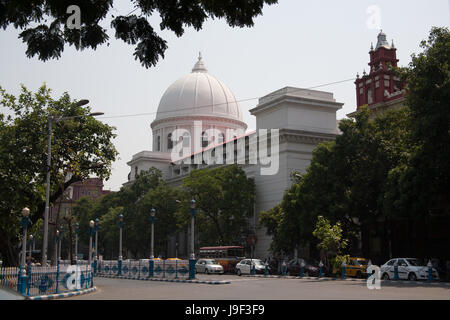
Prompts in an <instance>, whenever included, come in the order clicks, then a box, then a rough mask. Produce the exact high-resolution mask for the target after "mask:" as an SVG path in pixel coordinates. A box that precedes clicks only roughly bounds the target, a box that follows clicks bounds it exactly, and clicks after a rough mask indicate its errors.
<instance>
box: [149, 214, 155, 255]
mask: <svg viewBox="0 0 450 320" xmlns="http://www.w3.org/2000/svg"><path fill="white" fill-rule="evenodd" d="M155 215H156V210H155V208H152V209H151V210H150V216H151V219H152V230H151V242H150V259H152V260H153V259H154V258H155V251H154V244H155V234H154V232H155Z"/></svg>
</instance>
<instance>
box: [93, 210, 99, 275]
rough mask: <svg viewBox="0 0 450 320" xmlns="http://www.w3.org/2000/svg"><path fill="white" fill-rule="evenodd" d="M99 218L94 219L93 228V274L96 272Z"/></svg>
mask: <svg viewBox="0 0 450 320" xmlns="http://www.w3.org/2000/svg"><path fill="white" fill-rule="evenodd" d="M99 223H100V220H99V219H98V218H96V219H95V222H94V225H95V226H94V230H95V249H94V250H95V254H94V274H96V273H97V260H98V229H99Z"/></svg>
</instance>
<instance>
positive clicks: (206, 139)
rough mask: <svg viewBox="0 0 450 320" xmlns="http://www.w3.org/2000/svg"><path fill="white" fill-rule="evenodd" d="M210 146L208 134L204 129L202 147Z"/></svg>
mask: <svg viewBox="0 0 450 320" xmlns="http://www.w3.org/2000/svg"><path fill="white" fill-rule="evenodd" d="M207 146H208V134H207V133H206V132H205V131H203V132H202V148H206V147H207Z"/></svg>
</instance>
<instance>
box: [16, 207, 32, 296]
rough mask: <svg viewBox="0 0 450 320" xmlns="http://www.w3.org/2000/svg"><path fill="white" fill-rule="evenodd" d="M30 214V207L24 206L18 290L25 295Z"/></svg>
mask: <svg viewBox="0 0 450 320" xmlns="http://www.w3.org/2000/svg"><path fill="white" fill-rule="evenodd" d="M29 215H30V209H28V208H26V207H25V208H23V209H22V226H23V238H22V257H21V263H20V268H19V281H18V285H17V287H18V290H19V292H20V293H21V294H23V295H25V291H26V278H27V272H26V270H25V263H26V261H25V258H26V255H27V252H26V250H27V228H28V224H30V219H29V218H28V216H29Z"/></svg>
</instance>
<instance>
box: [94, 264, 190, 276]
mask: <svg viewBox="0 0 450 320" xmlns="http://www.w3.org/2000/svg"><path fill="white" fill-rule="evenodd" d="M151 268H152V264H151V262H150V260H149V259H144V260H124V261H122V265H121V267H120V266H119V261H118V260H100V261H98V264H97V274H98V275H104V276H123V277H131V278H136V279H143V278H169V279H178V278H180V279H184V278H186V279H187V278H188V277H189V261H188V260H154V261H153V270H152V269H151Z"/></svg>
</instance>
